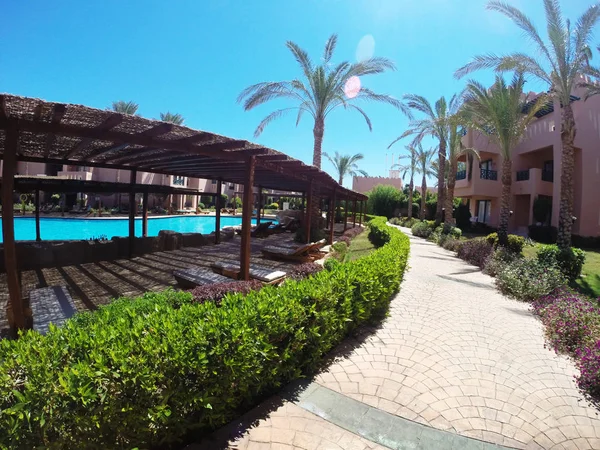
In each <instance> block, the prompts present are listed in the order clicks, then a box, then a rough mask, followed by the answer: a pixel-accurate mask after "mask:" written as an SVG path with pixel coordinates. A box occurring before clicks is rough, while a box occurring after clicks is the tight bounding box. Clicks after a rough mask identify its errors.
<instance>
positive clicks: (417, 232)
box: [411, 220, 435, 238]
mask: <svg viewBox="0 0 600 450" xmlns="http://www.w3.org/2000/svg"><path fill="white" fill-rule="evenodd" d="M434 227H435V222H434V221H429V220H423V221H421V222H417V223H415V224H414V225H413V226H412V228H411V231H412V234H413V235H414V236H418V237H423V238H428V237H429V236H431V235H432V233H433V231H434Z"/></svg>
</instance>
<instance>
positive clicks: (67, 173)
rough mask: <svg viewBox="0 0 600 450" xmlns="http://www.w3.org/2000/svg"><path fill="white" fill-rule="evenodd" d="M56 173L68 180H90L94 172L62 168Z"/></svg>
mask: <svg viewBox="0 0 600 450" xmlns="http://www.w3.org/2000/svg"><path fill="white" fill-rule="evenodd" d="M56 175H57V176H58V177H60V178H66V179H68V180H84V181H90V180H91V179H92V172H88V171H87V170H61V171H58V172H57V173H56Z"/></svg>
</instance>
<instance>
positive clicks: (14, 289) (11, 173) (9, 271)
mask: <svg viewBox="0 0 600 450" xmlns="http://www.w3.org/2000/svg"><path fill="white" fill-rule="evenodd" d="M18 141H19V130H18V129H17V128H16V127H10V128H9V129H8V130H6V137H5V142H4V158H3V159H4V161H3V164H2V239H3V241H4V266H5V268H6V283H7V284H8V294H9V297H10V305H11V307H12V315H13V324H14V326H15V327H16V328H18V329H21V330H22V329H24V328H25V312H24V311H23V300H22V298H21V284H20V282H19V274H18V272H17V247H16V245H15V223H14V215H15V213H14V210H13V208H14V203H13V189H14V185H15V169H16V168H17V145H18Z"/></svg>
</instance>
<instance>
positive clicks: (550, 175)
mask: <svg viewBox="0 0 600 450" xmlns="http://www.w3.org/2000/svg"><path fill="white" fill-rule="evenodd" d="M542 181H548V182H549V183H553V182H554V171H552V170H542Z"/></svg>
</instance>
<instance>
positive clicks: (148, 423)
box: [0, 218, 409, 449]
mask: <svg viewBox="0 0 600 450" xmlns="http://www.w3.org/2000/svg"><path fill="white" fill-rule="evenodd" d="M370 234H371V235H372V238H373V239H375V240H377V241H380V242H383V243H385V245H384V246H383V247H381V248H378V249H377V250H375V251H374V252H372V253H370V254H369V255H368V256H365V257H363V258H361V259H358V260H356V261H352V262H348V263H345V264H340V263H338V264H334V265H330V266H331V267H328V270H323V271H321V272H319V273H315V274H313V275H312V276H311V277H310V278H307V279H305V280H301V281H289V282H286V283H285V284H284V285H282V286H280V287H272V286H265V287H263V288H262V289H261V290H260V291H259V292H254V291H252V292H249V293H248V294H247V295H246V296H244V295H243V294H227V295H226V296H225V297H224V298H223V299H222V303H221V306H220V307H219V306H217V305H216V304H214V303H212V302H205V303H201V304H200V303H196V302H194V301H193V298H192V295H191V294H189V293H184V292H174V291H165V292H162V293H150V294H146V295H144V296H142V297H139V298H137V299H134V300H130V299H120V300H116V301H115V302H113V303H112V304H110V305H107V306H104V307H102V308H100V309H99V310H98V311H95V312H93V313H82V314H78V315H76V316H75V317H74V318H73V319H71V320H68V321H67V322H66V323H65V325H64V326H63V327H62V328H55V327H52V328H51V330H50V332H49V333H48V334H47V335H45V336H42V335H40V334H38V333H36V332H33V331H28V332H26V333H24V334H23V335H22V336H21V337H20V339H18V340H2V341H0V448H4V447H6V448H37V447H46V448H54V449H62V448H68V449H71V448H86V449H105V448H132V447H136V446H137V447H141V448H148V447H161V448H162V447H168V446H170V445H175V444H179V443H181V442H182V441H184V440H185V438H186V436H192V435H194V436H198V434H199V433H202V432H205V431H208V430H211V429H215V428H217V427H219V426H221V425H223V424H225V423H227V422H228V421H229V420H231V419H233V418H234V417H236V416H237V415H238V414H239V413H240V412H241V411H244V410H245V409H247V408H250V407H251V406H252V405H254V404H255V403H256V402H257V401H259V400H260V399H261V398H263V396H265V395H267V394H269V393H271V392H273V391H274V390H276V389H277V388H278V387H280V386H281V385H282V384H284V383H287V382H288V381H290V380H292V379H295V378H297V377H299V376H300V375H301V374H302V373H304V372H309V371H312V370H314V369H315V368H316V367H317V365H318V363H319V361H320V359H321V357H322V356H323V354H325V353H326V352H328V351H329V350H331V349H332V348H333V347H334V346H335V345H337V344H338V343H339V342H340V341H341V340H342V339H343V338H344V337H345V336H346V335H347V334H348V333H349V332H350V331H351V330H353V329H354V328H356V327H357V326H358V325H360V324H362V323H365V322H367V321H369V320H372V319H373V318H375V317H378V316H383V315H384V314H385V313H386V311H387V307H388V304H389V301H390V298H391V296H392V294H393V293H395V292H396V291H397V290H398V288H399V285H400V282H401V280H402V277H403V274H404V270H405V268H406V262H407V257H408V252H409V240H408V238H407V237H406V236H405V235H404V234H402V233H401V232H400V231H398V230H396V229H394V228H392V227H388V226H387V225H386V223H385V219H384V218H375V219H373V220H372V221H371V222H370Z"/></svg>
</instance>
